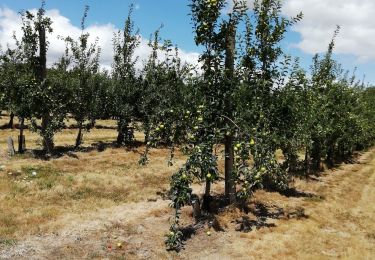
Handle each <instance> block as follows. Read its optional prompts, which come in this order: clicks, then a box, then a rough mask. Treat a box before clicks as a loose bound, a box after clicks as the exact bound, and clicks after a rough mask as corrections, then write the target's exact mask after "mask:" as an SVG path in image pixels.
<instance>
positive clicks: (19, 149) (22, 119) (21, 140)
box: [18, 117, 25, 154]
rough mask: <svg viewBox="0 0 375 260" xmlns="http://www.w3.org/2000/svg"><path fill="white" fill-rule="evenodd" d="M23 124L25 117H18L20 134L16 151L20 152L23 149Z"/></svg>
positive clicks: (22, 151)
mask: <svg viewBox="0 0 375 260" xmlns="http://www.w3.org/2000/svg"><path fill="white" fill-rule="evenodd" d="M24 125H25V118H23V117H21V118H20V135H19V137H18V152H19V153H21V154H22V153H24V151H25V146H24V143H25V136H24V135H23V128H24Z"/></svg>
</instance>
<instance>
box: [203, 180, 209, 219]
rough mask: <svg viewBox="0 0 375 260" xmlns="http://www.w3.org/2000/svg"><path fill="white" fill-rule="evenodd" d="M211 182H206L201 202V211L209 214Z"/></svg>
mask: <svg viewBox="0 0 375 260" xmlns="http://www.w3.org/2000/svg"><path fill="white" fill-rule="evenodd" d="M210 193H211V182H210V181H209V180H206V189H205V192H204V195H203V202H202V210H203V211H206V212H209V211H210V203H211V195H210Z"/></svg>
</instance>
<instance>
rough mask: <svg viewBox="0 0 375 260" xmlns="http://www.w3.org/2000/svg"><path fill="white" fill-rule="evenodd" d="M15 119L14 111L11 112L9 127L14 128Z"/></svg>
mask: <svg viewBox="0 0 375 260" xmlns="http://www.w3.org/2000/svg"><path fill="white" fill-rule="evenodd" d="M13 121H14V114H13V112H11V113H10V115H9V123H8V128H13V123H14V122H13Z"/></svg>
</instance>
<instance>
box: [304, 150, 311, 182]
mask: <svg viewBox="0 0 375 260" xmlns="http://www.w3.org/2000/svg"><path fill="white" fill-rule="evenodd" d="M305 171H306V176H308V175H310V147H309V146H306V150H305Z"/></svg>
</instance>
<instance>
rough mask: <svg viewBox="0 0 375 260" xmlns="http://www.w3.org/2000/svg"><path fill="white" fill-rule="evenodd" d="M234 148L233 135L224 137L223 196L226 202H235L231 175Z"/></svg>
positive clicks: (234, 188)
mask: <svg viewBox="0 0 375 260" xmlns="http://www.w3.org/2000/svg"><path fill="white" fill-rule="evenodd" d="M233 164H234V150H233V137H232V136H226V138H225V197H226V198H227V201H228V203H230V204H232V203H235V202H236V183H235V180H234V176H233Z"/></svg>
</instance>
